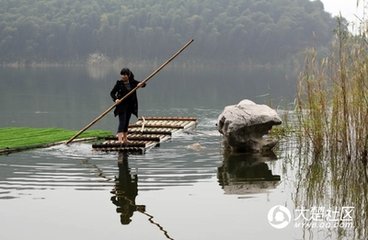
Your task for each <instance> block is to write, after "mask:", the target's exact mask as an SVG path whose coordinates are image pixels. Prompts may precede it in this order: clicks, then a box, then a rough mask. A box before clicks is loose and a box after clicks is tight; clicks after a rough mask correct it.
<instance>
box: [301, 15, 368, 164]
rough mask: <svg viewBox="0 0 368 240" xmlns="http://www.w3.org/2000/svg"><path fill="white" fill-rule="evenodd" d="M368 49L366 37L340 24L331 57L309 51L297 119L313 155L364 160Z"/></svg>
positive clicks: (367, 115)
mask: <svg viewBox="0 0 368 240" xmlns="http://www.w3.org/2000/svg"><path fill="white" fill-rule="evenodd" d="M367 94H368V50H367V42H366V41H365V39H364V36H360V37H357V36H353V35H351V34H350V33H349V32H347V30H345V28H344V27H343V26H342V22H341V21H339V27H338V29H337V30H336V41H335V44H334V46H333V48H332V51H331V55H330V56H329V57H326V58H323V59H318V58H317V52H316V50H314V49H312V50H309V52H308V54H307V57H306V60H305V69H304V71H303V72H302V73H301V75H300V77H299V84H298V90H297V105H296V108H297V115H298V122H299V126H300V130H301V131H300V133H301V134H303V136H304V137H306V138H307V139H308V140H309V141H310V144H311V145H312V148H313V152H314V153H315V154H321V153H323V152H325V151H327V150H328V151H329V152H332V153H336V154H340V155H345V158H346V159H361V158H362V156H364V153H365V151H366V150H367V138H368V125H367V124H365V123H367V122H368V95H367Z"/></svg>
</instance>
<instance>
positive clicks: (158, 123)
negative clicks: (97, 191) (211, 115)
mask: <svg viewBox="0 0 368 240" xmlns="http://www.w3.org/2000/svg"><path fill="white" fill-rule="evenodd" d="M196 124H197V119H195V118H192V117H145V118H139V119H138V120H137V122H136V123H134V124H131V125H129V128H128V141H129V142H128V143H127V144H122V143H119V142H118V141H117V138H116V137H108V138H105V140H104V141H103V142H102V143H98V144H93V145H92V148H93V149H94V150H97V151H105V152H110V151H121V152H129V153H137V154H144V153H145V152H146V151H147V150H148V149H151V148H153V147H158V146H159V145H160V143H161V142H164V141H167V140H169V139H170V138H171V136H172V135H173V134H174V133H178V132H181V131H185V130H189V129H192V128H195V126H196Z"/></svg>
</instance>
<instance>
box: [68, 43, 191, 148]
mask: <svg viewBox="0 0 368 240" xmlns="http://www.w3.org/2000/svg"><path fill="white" fill-rule="evenodd" d="M193 41H194V40H193V39H191V40H190V41H189V42H187V43H186V44H185V45H184V46H183V47H182V48H181V49H180V50H179V51H177V52H176V53H175V54H174V55H172V56H171V57H170V58H169V59H168V60H167V61H166V62H164V63H163V64H162V65H161V66H160V67H158V68H157V69H156V70H155V71H153V72H152V73H151V74H150V75H149V76H148V77H146V78H145V79H144V80H143V81H141V83H140V84H138V85H137V86H136V87H135V88H133V89H132V90H130V92H129V93H128V94H126V95H125V96H124V97H123V98H121V99H120V100H118V101H116V102H115V103H114V104H113V105H111V106H110V107H109V108H108V109H106V110H105V111H104V112H103V113H101V114H100V115H99V116H98V117H96V118H95V119H94V120H93V121H92V122H90V123H89V124H87V125H86V126H85V127H84V128H82V129H81V130H80V131H79V132H78V133H77V134H75V135H74V136H73V137H71V138H70V139H69V140H68V141H67V142H66V144H69V143H71V142H72V141H73V140H74V139H75V138H77V137H78V136H79V135H81V134H82V133H83V132H84V131H86V130H87V129H88V128H90V127H91V126H92V125H93V124H95V123H96V122H97V121H99V120H100V119H101V118H103V117H104V116H105V115H106V114H108V113H109V112H110V111H111V110H112V109H114V108H115V107H116V106H117V105H118V104H120V103H121V102H122V101H124V100H125V99H126V98H128V97H129V96H130V95H132V94H133V93H134V92H135V91H137V89H138V88H140V87H141V86H142V85H143V84H144V83H146V82H148V81H149V80H150V79H151V78H152V77H153V76H155V75H156V74H157V73H158V72H159V71H161V69H163V68H164V67H165V66H166V65H167V64H169V63H170V62H171V61H172V60H173V59H174V58H176V56H178V55H179V54H180V53H181V52H182V51H184V49H186V48H187V47H188V46H189V45H190V44H191V43H192V42H193Z"/></svg>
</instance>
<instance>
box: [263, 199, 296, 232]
mask: <svg viewBox="0 0 368 240" xmlns="http://www.w3.org/2000/svg"><path fill="white" fill-rule="evenodd" d="M267 219H268V222H269V223H270V225H271V226H272V227H274V228H276V229H282V228H285V227H287V225H289V223H290V221H291V213H290V211H289V209H287V208H286V207H284V206H281V205H276V206H274V207H272V208H271V209H270V211H268V214H267Z"/></svg>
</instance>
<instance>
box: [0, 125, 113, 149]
mask: <svg viewBox="0 0 368 240" xmlns="http://www.w3.org/2000/svg"><path fill="white" fill-rule="evenodd" d="M76 133H77V131H72V130H66V129H61V128H23V127H22V128H19V127H18V128H0V154H4V153H10V152H14V151H22V150H27V149H32V148H38V147H47V146H50V145H54V144H56V143H60V142H62V141H66V140H68V139H70V138H71V137H72V136H73V135H74V134H76ZM110 135H111V132H109V131H102V130H90V131H86V132H84V133H83V134H82V135H81V136H80V137H79V138H77V139H85V138H100V137H105V136H110Z"/></svg>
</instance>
